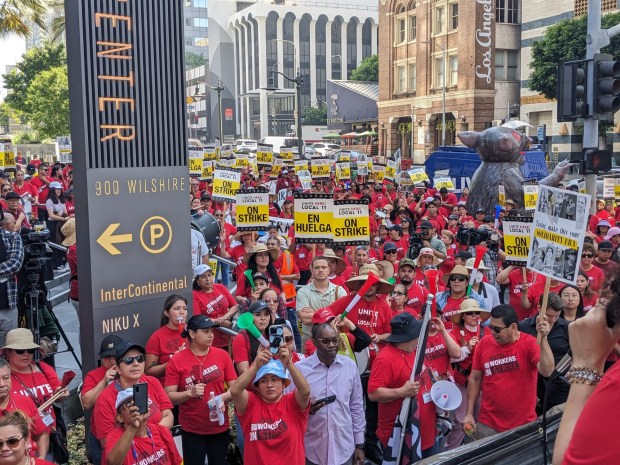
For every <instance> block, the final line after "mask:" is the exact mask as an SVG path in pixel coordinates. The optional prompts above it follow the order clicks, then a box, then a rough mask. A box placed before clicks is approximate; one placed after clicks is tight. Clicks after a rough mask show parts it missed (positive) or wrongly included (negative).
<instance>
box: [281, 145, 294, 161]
mask: <svg viewBox="0 0 620 465" xmlns="http://www.w3.org/2000/svg"><path fill="white" fill-rule="evenodd" d="M280 158H281V159H282V160H284V163H286V164H287V162H291V163H292V162H293V149H291V148H289V147H284V146H282V147H280Z"/></svg>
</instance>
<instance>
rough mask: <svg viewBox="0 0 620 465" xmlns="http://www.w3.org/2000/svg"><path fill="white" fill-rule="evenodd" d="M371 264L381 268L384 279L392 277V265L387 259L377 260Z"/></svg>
mask: <svg viewBox="0 0 620 465" xmlns="http://www.w3.org/2000/svg"><path fill="white" fill-rule="evenodd" d="M372 264H373V265H375V266H377V268H378V267H382V268H383V275H384V276H383V277H384V278H385V279H390V278H393V277H394V265H393V264H392V262H390V261H389V260H377V261H376V262H373V263H372Z"/></svg>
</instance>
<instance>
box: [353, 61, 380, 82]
mask: <svg viewBox="0 0 620 465" xmlns="http://www.w3.org/2000/svg"><path fill="white" fill-rule="evenodd" d="M349 79H350V80H351V81H370V82H379V57H378V56H377V55H373V56H370V57H366V58H364V59H363V60H362V62H361V63H360V65H359V66H358V67H357V68H355V69H354V70H353V71H351V77H349Z"/></svg>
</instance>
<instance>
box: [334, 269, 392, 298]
mask: <svg viewBox="0 0 620 465" xmlns="http://www.w3.org/2000/svg"><path fill="white" fill-rule="evenodd" d="M370 273H372V274H374V275H376V276H379V269H378V268H377V267H376V266H375V265H373V264H370V265H364V266H362V267H361V268H360V270H359V274H358V276H356V277H354V278H351V279H349V280H348V281H346V282H345V284H346V285H347V287H348V288H349V289H351V290H352V291H359V290H360V288H361V287H362V285H363V284H364V283H365V282H366V280H367V279H368V275H369V274H370ZM393 289H394V286H393V285H392V284H390V283H388V282H387V281H386V280H384V279H381V278H379V281H378V283H377V294H389V293H390V292H392V290H393Z"/></svg>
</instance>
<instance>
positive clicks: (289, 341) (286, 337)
mask: <svg viewBox="0 0 620 465" xmlns="http://www.w3.org/2000/svg"><path fill="white" fill-rule="evenodd" d="M284 342H286V343H287V344H289V343H291V342H293V336H284Z"/></svg>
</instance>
